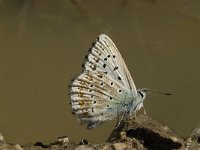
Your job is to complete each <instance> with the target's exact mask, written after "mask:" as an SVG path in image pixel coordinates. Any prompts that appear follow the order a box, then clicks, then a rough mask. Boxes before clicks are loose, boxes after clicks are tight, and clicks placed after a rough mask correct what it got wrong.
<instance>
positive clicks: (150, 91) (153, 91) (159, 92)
mask: <svg viewBox="0 0 200 150" xmlns="http://www.w3.org/2000/svg"><path fill="white" fill-rule="evenodd" d="M146 91H149V92H153V93H158V94H162V95H172V94H171V93H163V92H159V91H155V90H151V89H146Z"/></svg>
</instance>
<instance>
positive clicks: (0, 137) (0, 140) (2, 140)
mask: <svg viewBox="0 0 200 150" xmlns="http://www.w3.org/2000/svg"><path fill="white" fill-rule="evenodd" d="M0 143H5V140H4V138H3V135H2V134H1V132H0Z"/></svg>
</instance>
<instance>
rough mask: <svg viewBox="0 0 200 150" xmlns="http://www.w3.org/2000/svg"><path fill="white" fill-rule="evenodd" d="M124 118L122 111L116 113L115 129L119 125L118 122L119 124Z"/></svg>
mask: <svg viewBox="0 0 200 150" xmlns="http://www.w3.org/2000/svg"><path fill="white" fill-rule="evenodd" d="M123 119H124V113H123V114H119V113H118V114H117V124H116V126H115V129H117V128H118V127H119V126H120V124H121V121H122V120H123Z"/></svg>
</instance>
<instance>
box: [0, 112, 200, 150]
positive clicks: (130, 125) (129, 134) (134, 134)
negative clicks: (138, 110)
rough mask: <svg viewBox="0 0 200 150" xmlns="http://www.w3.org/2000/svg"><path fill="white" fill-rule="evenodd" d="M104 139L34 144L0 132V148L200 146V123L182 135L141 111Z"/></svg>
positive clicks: (160, 148)
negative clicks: (96, 141) (22, 141)
mask: <svg viewBox="0 0 200 150" xmlns="http://www.w3.org/2000/svg"><path fill="white" fill-rule="evenodd" d="M106 141H107V142H105V143H98V144H94V143H90V142H89V141H88V140H87V139H83V140H82V141H80V143H74V142H73V141H70V137H68V136H63V137H59V138H58V139H56V140H55V142H54V143H49V144H47V145H45V144H43V143H42V141H38V142H35V144H33V145H19V144H17V143H9V141H6V139H4V138H3V135H1V134H0V149H5V150H7V149H8V150H13V149H14V150H22V149H25V150H42V149H54V150H58V149H59V150H60V149H77V150H78V149H91V150H93V149H104V150H107V149H108V150H109V149H111V150H113V149H114V150H123V149H139V150H143V149H149V150H156V149H158V150H170V149H188V150H189V149H200V127H196V128H195V129H194V130H193V132H192V133H191V135H190V136H189V137H188V138H186V139H183V138H181V137H179V136H178V135H177V134H176V133H175V132H173V131H172V130H171V129H170V128H169V127H168V126H166V125H163V124H161V123H159V122H158V121H156V120H154V119H152V118H151V117H149V116H146V115H140V116H138V117H137V118H136V119H132V120H125V121H122V122H121V123H120V125H119V126H118V127H117V128H115V129H114V130H113V131H112V132H111V134H110V136H109V138H108V139H107V140H106Z"/></svg>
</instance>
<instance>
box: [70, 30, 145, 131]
mask: <svg viewBox="0 0 200 150" xmlns="http://www.w3.org/2000/svg"><path fill="white" fill-rule="evenodd" d="M83 68H84V70H83V73H82V74H80V75H79V76H77V77H76V79H75V80H74V81H73V83H72V86H71V91H70V95H71V104H72V112H73V113H74V114H75V116H76V117H77V118H78V119H79V120H80V122H81V123H87V124H88V129H93V128H95V127H97V126H99V125H101V124H102V123H104V122H105V121H107V120H112V119H113V118H116V117H119V115H120V116H125V117H129V116H131V115H132V113H133V112H135V111H138V110H139V109H140V108H141V107H143V101H144V99H145V97H146V90H145V89H140V90H136V87H135V84H134V82H133V79H132V77H131V75H130V73H129V71H128V69H127V67H126V64H125V62H124V60H123V58H122V57H121V54H120V53H119V51H118V49H117V48H116V46H115V44H114V43H113V42H112V40H111V39H110V38H109V37H108V36H107V35H105V34H101V35H100V36H99V37H98V38H97V40H96V42H94V43H93V44H92V47H91V49H90V50H89V53H88V55H87V56H86V58H85V61H84V63H83Z"/></svg>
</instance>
